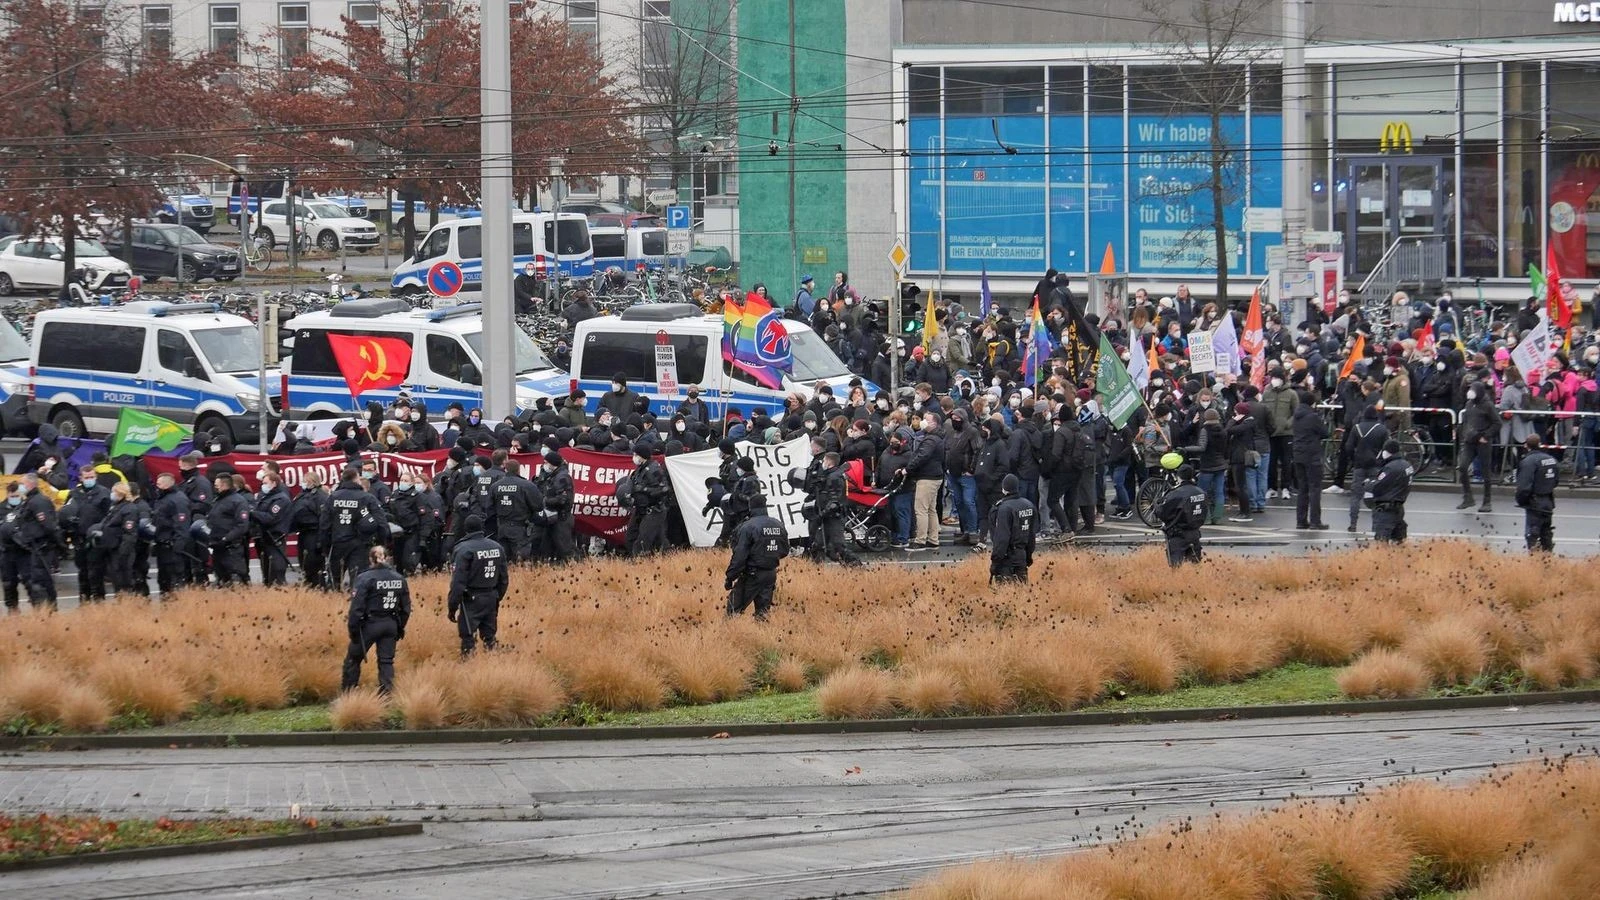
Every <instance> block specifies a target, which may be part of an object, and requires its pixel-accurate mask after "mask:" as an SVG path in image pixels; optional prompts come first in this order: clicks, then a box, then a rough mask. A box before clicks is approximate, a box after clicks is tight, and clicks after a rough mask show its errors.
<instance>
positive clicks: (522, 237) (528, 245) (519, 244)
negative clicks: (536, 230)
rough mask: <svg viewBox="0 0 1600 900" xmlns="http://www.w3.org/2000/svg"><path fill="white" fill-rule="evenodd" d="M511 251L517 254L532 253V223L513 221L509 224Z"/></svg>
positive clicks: (525, 254)
mask: <svg viewBox="0 0 1600 900" xmlns="http://www.w3.org/2000/svg"><path fill="white" fill-rule="evenodd" d="M511 252H512V253H514V254H516V255H517V256H532V255H533V225H532V223H530V222H514V223H512V225H511Z"/></svg>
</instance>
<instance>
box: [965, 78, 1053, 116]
mask: <svg viewBox="0 0 1600 900" xmlns="http://www.w3.org/2000/svg"><path fill="white" fill-rule="evenodd" d="M944 92H945V94H944V102H945V111H946V112H947V113H949V114H950V115H952V116H959V115H984V116H992V115H1033V114H1035V113H1042V112H1044V69H1041V68H1039V67H1037V66H1031V67H1030V66H1022V67H1015V68H1012V67H1008V68H1003V69H961V68H949V67H947V68H946V69H945V70H944Z"/></svg>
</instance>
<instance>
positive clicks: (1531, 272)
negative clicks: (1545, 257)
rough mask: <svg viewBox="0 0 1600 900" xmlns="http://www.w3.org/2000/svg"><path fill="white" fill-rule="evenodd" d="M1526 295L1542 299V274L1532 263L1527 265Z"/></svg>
mask: <svg viewBox="0 0 1600 900" xmlns="http://www.w3.org/2000/svg"><path fill="white" fill-rule="evenodd" d="M1528 293H1529V294H1531V295H1532V296H1535V297H1538V298H1539V299H1540V300H1543V299H1544V273H1543V272H1541V271H1539V267H1538V266H1536V265H1534V264H1533V263H1528Z"/></svg>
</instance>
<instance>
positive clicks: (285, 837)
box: [0, 822, 422, 872]
mask: <svg viewBox="0 0 1600 900" xmlns="http://www.w3.org/2000/svg"><path fill="white" fill-rule="evenodd" d="M421 833H422V823H421V822H393V823H390V824H387V825H356V826H353V827H350V828H327V829H319V830H317V831H307V832H305V833H303V834H264V835H258V836H256V837H242V838H231V839H229V840H225V841H210V842H208V843H203V844H163V845H161V846H157V847H129V848H127V849H125V850H107V851H105V852H104V853H75V854H71V855H69V856H47V857H43V858H41V859H25V860H20V861H18V862H14V863H0V872H22V871H26V870H28V869H55V868H61V867H64V866H82V865H91V864H95V863H106V862H136V861H138V860H142V859H166V858H168V857H173V856H189V855H191V854H210V853H232V852H234V851H236V850H267V849H271V848H274V847H299V846H304V845H307V844H335V843H339V842H341V841H366V840H373V839H375V838H388V837H408V836H411V835H418V834H421Z"/></svg>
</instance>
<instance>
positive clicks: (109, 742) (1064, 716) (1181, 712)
mask: <svg viewBox="0 0 1600 900" xmlns="http://www.w3.org/2000/svg"><path fill="white" fill-rule="evenodd" d="M1595 702H1600V690H1583V691H1539V692H1534V693H1527V694H1479V695H1474V696H1469V697H1422V698H1418V699H1414V700H1342V701H1334V702H1328V703H1291V704H1284V705H1277V706H1231V707H1229V706H1217V707H1204V708H1199V709H1150V710H1128V711H1117V712H1093V713H1072V712H1066V713H1038V714H1032V715H1011V716H950V717H946V718H937V719H849V720H844V721H837V722H772V723H765V724H740V725H636V726H634V725H619V726H601V727H593V728H489V729H449V730H437V731H304V732H282V733H264V734H193V735H171V734H168V735H157V734H89V735H74V736H67V737H61V736H55V735H51V736H38V737H13V738H6V739H4V740H0V750H165V749H174V750H175V749H194V748H216V747H222V748H231V747H359V746H391V745H406V744H470V743H513V742H518V743H524V742H537V743H557V742H563V741H614V740H625V741H627V740H662V739H673V738H709V737H712V736H714V735H718V734H723V735H726V736H728V737H775V736H790V735H796V736H798V735H823V734H887V733H897V732H919V731H978V730H984V729H996V728H1058V727H1079V726H1091V725H1150V724H1158V723H1166V722H1206V721H1232V720H1240V719H1281V718H1290V717H1297V716H1300V717H1309V716H1349V715H1361V714H1364V713H1394V712H1436V711H1445V710H1457V709H1491V708H1494V707H1513V706H1516V707H1521V706H1541V705H1546V704H1557V703H1595ZM380 827H387V826H380ZM351 830H354V829H351Z"/></svg>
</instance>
